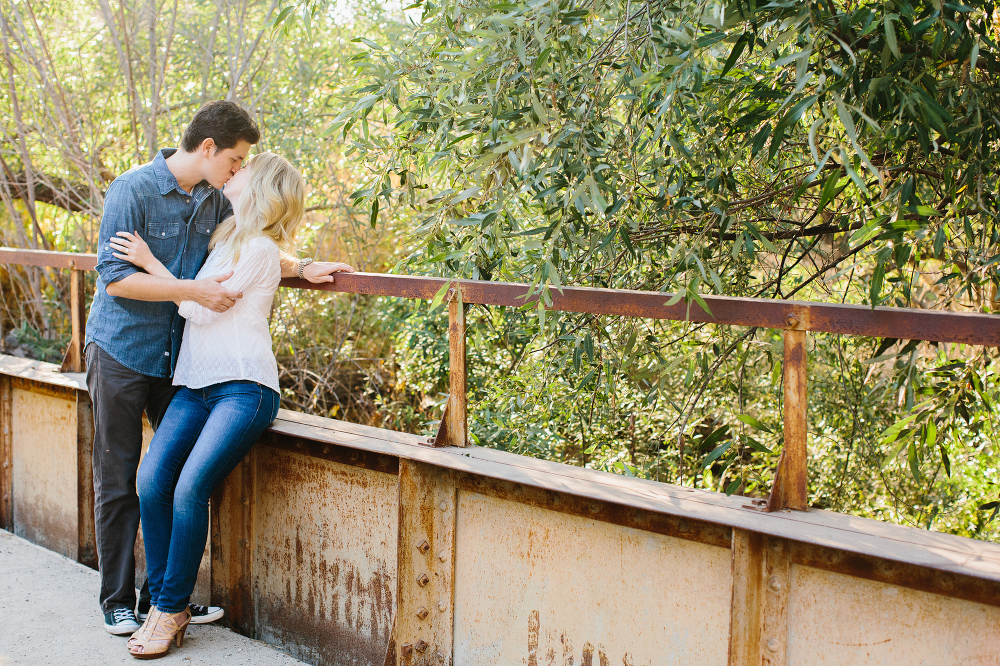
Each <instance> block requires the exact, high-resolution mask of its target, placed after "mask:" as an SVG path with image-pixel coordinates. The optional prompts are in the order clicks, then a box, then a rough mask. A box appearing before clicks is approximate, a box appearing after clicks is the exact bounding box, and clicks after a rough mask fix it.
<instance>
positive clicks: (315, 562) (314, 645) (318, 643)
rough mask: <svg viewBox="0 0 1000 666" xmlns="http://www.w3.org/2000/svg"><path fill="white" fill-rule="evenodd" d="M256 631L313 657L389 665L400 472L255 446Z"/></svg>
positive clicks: (318, 661)
mask: <svg viewBox="0 0 1000 666" xmlns="http://www.w3.org/2000/svg"><path fill="white" fill-rule="evenodd" d="M255 454H256V470H255V476H254V479H255V490H254V497H255V501H254V505H253V508H254V511H253V523H254V528H253V534H254V539H253V541H254V543H253V557H252V560H253V563H252V570H253V573H252V579H253V593H254V603H255V612H256V620H257V638H259V639H260V640H263V641H265V642H268V643H271V644H272V645H281V646H282V648H283V649H284V650H286V651H287V652H289V653H290V654H293V655H294V656H296V657H298V658H299V659H303V660H304V661H307V662H309V663H313V664H338V665H340V664H343V665H347V664H350V665H352V666H354V665H358V666H360V665H369V664H371V665H375V666H382V664H383V662H384V659H385V652H386V646H387V645H388V643H389V639H390V635H391V633H392V619H393V609H394V607H395V604H396V600H395V597H396V541H397V535H396V530H397V520H398V481H397V478H396V475H394V474H387V473H384V472H378V471H374V470H371V469H364V468H361V467H355V466H352V465H345V464H341V463H338V462H333V461H330V460H324V459H320V458H315V457H311V456H307V455H303V454H300V453H295V452H292V451H288V450H285V449H279V448H274V447H271V446H263V445H258V446H257V447H256V449H255Z"/></svg>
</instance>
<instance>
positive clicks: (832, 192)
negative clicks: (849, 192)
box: [816, 169, 847, 213]
mask: <svg viewBox="0 0 1000 666" xmlns="http://www.w3.org/2000/svg"><path fill="white" fill-rule="evenodd" d="M839 182H840V170H839V169H838V170H835V171H834V172H833V173H831V174H830V175H829V176H828V177H827V179H826V182H825V183H823V190H822V192H820V195H819V205H818V206H816V212H817V213H822V212H823V209H824V208H826V205H827V204H828V203H830V202H831V201H833V198H834V197H835V196H837V194H838V193H839V192H843V191H844V188H840V190H839V191H838V190H837V183H839ZM844 187H845V188H846V187H847V185H844Z"/></svg>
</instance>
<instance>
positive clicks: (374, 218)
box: [368, 197, 378, 229]
mask: <svg viewBox="0 0 1000 666" xmlns="http://www.w3.org/2000/svg"><path fill="white" fill-rule="evenodd" d="M376 222H378V197H375V198H374V199H372V208H371V214H370V215H369V216H368V223H369V224H371V227H372V229H374V228H375V223H376Z"/></svg>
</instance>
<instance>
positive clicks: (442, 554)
mask: <svg viewBox="0 0 1000 666" xmlns="http://www.w3.org/2000/svg"><path fill="white" fill-rule="evenodd" d="M438 559H439V560H441V561H442V562H447V561H448V555H447V554H446V553H445V552H444V551H443V550H442V551H441V552H440V553H438Z"/></svg>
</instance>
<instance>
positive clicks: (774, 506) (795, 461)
mask: <svg viewBox="0 0 1000 666" xmlns="http://www.w3.org/2000/svg"><path fill="white" fill-rule="evenodd" d="M788 325H789V328H788V329H786V330H785V331H784V340H785V345H784V347H785V350H784V364H783V366H784V367H783V369H784V381H783V382H782V383H783V385H784V387H783V388H784V398H785V409H784V420H785V446H784V449H783V450H782V452H781V458H780V460H779V461H778V470H777V473H776V474H775V476H774V486H773V487H772V488H771V496H770V497H769V498H768V501H767V510H768V511H780V510H781V509H797V510H799V511H805V510H806V509H807V508H808V507H809V497H808V493H807V487H808V477H807V460H808V452H807V451H806V434H807V430H806V408H807V406H808V393H807V375H808V372H807V367H806V366H807V353H806V332H805V330H804V329H805V326H802V325H801V322H800V321H799V319H798V318H796V317H795V316H794V315H789V317H788Z"/></svg>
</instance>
